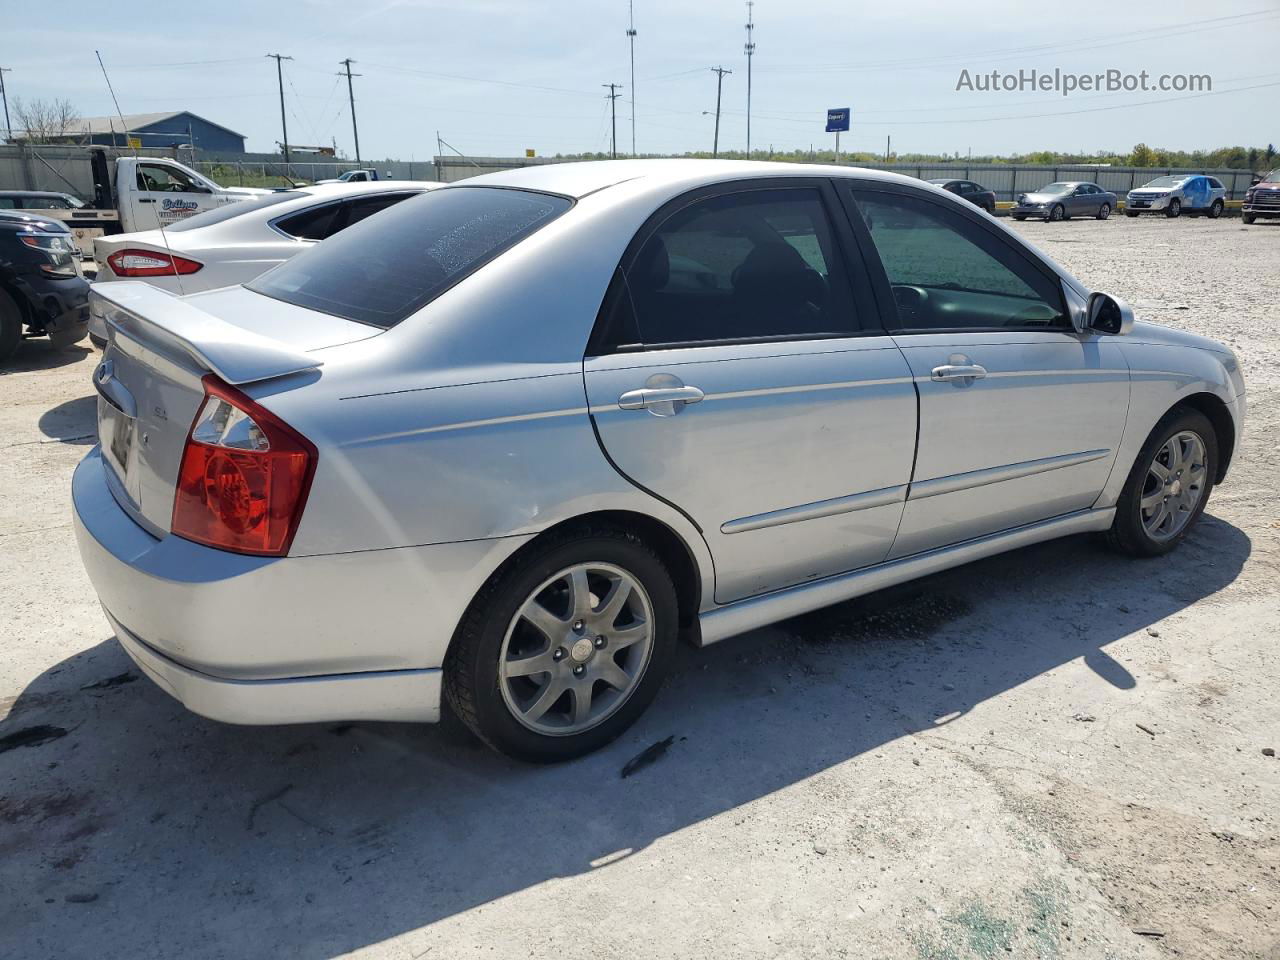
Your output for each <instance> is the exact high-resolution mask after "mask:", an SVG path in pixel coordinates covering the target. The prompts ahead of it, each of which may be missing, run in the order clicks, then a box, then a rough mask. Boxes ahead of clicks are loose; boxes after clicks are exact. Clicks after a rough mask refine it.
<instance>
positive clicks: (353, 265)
mask: <svg viewBox="0 0 1280 960" xmlns="http://www.w3.org/2000/svg"><path fill="white" fill-rule="evenodd" d="M571 205H572V204H571V201H570V200H569V199H568V198H566V197H561V196H553V195H551V194H544V193H532V192H530V191H526V190H508V189H502V188H496V187H450V188H445V189H443V190H433V191H431V192H430V193H425V194H423V195H421V196H417V197H413V198H412V199H410V200H406V201H405V202H404V203H400V204H397V205H396V206H395V207H394V208H393V209H390V210H387V211H385V213H384V214H383V215H382V216H379V217H378V218H377V219H375V220H370V221H369V222H368V223H360V224H357V225H355V226H354V227H352V228H351V229H350V230H343V231H342V232H341V233H339V234H337V235H336V236H333V237H332V238H330V239H329V240H327V241H326V242H324V243H322V244H320V245H318V246H317V247H315V248H314V249H312V250H308V251H306V252H305V253H302V254H300V255H299V256H296V257H294V258H293V259H292V260H288V261H286V262H285V263H283V264H281V265H280V266H278V267H276V268H275V269H274V270H269V271H267V272H266V273H264V274H263V275H262V276H260V277H258V278H257V279H256V280H254V281H253V282H251V283H249V284H246V286H247V287H248V288H249V289H250V290H254V291H256V292H258V293H261V294H263V295H265V296H268V297H273V298H275V299H277V300H283V301H285V302H286V303H293V304H297V305H298V306H300V307H307V308H308V309H311V310H318V311H320V312H321V313H328V314H332V315H333V316H335V317H343V318H345V319H347V320H355V321H357V322H359V323H368V324H372V325H374V326H377V327H393V326H395V325H396V324H397V323H399V322H400V321H401V320H403V319H404V318H405V317H407V316H409V315H410V314H411V313H414V312H415V311H417V310H420V309H421V308H422V307H423V306H425V305H426V304H427V303H429V302H430V301H432V300H433V299H435V298H436V297H437V296H439V295H440V294H442V293H444V291H445V290H447V289H449V287H451V286H453V285H454V284H455V283H457V282H458V281H460V280H462V279H463V278H464V277H466V276H467V275H469V274H470V273H472V272H473V271H475V270H477V269H479V268H480V267H481V266H483V265H484V264H485V263H487V262H488V261H490V260H492V259H493V258H494V257H496V256H497V255H498V254H500V253H502V252H503V251H504V250H506V249H508V248H510V247H512V246H514V245H515V244H517V243H519V242H520V241H521V240H523V239H525V238H526V237H528V236H529V235H530V234H532V233H534V232H535V231H536V230H538V229H540V228H542V227H543V226H545V225H546V224H548V223H550V222H551V221H552V220H554V219H555V218H556V217H558V216H559V215H560V214H562V213H564V211H565V210H567V209H569V207H570V206H571Z"/></svg>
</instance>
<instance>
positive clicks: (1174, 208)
mask: <svg viewBox="0 0 1280 960" xmlns="http://www.w3.org/2000/svg"><path fill="white" fill-rule="evenodd" d="M1164 215H1165V216H1166V217H1168V218H1169V219H1170V220H1172V219H1174V218H1175V217H1178V216H1181V215H1182V201H1181V200H1179V199H1178V198H1177V197H1174V198H1173V199H1172V200H1170V201H1169V205H1168V206H1167V207H1165V208H1164Z"/></svg>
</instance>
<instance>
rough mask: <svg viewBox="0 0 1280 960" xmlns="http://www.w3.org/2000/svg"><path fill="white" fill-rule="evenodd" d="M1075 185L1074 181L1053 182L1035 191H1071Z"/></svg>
mask: <svg viewBox="0 0 1280 960" xmlns="http://www.w3.org/2000/svg"><path fill="white" fill-rule="evenodd" d="M1074 187H1075V184H1074V183H1051V184H1049V185H1048V186H1047V187H1041V188H1040V189H1039V190H1036V191H1034V192H1035V193H1069V192H1070V191H1071V190H1072V189H1073V188H1074Z"/></svg>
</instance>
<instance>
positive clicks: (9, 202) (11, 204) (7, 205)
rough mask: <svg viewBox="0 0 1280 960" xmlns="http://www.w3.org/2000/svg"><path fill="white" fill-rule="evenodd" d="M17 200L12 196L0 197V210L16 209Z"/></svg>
mask: <svg viewBox="0 0 1280 960" xmlns="http://www.w3.org/2000/svg"><path fill="white" fill-rule="evenodd" d="M17 209H18V201H17V200H15V199H13V197H0V210H17Z"/></svg>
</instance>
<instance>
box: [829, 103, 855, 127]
mask: <svg viewBox="0 0 1280 960" xmlns="http://www.w3.org/2000/svg"><path fill="white" fill-rule="evenodd" d="M849 112H850V111H849V108H848V107H833V108H831V109H830V110H828V111H827V133H844V132H846V131H848V129H849Z"/></svg>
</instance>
